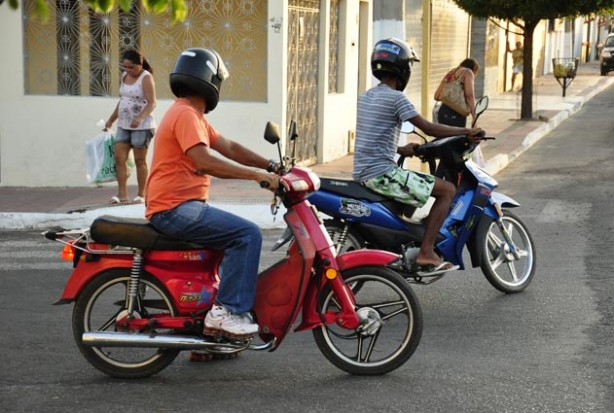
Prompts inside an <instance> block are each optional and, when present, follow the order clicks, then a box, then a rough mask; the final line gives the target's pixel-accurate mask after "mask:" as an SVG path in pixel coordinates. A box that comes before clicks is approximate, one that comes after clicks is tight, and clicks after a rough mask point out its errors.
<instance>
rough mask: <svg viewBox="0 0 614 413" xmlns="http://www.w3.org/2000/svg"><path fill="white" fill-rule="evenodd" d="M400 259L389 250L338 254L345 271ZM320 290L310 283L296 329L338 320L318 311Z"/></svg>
mask: <svg viewBox="0 0 614 413" xmlns="http://www.w3.org/2000/svg"><path fill="white" fill-rule="evenodd" d="M398 259H399V255H397V254H393V253H391V252H388V251H380V250H357V251H350V252H346V253H344V254H341V255H338V256H337V265H338V266H339V271H344V270H349V269H351V268H355V267H360V266H363V265H383V266H388V265H389V264H391V263H393V262H394V261H397V260H398ZM319 292H320V289H319V287H318V286H317V284H316V283H315V282H311V283H309V287H308V289H307V292H306V293H305V300H304V303H303V315H302V321H301V324H300V325H299V326H298V327H297V328H296V329H295V331H297V332H298V331H305V330H312V329H314V328H316V327H320V326H322V325H327V324H331V323H334V322H335V321H336V319H335V318H327V317H326V316H325V315H322V314H320V313H318V310H317V309H318V293H319Z"/></svg>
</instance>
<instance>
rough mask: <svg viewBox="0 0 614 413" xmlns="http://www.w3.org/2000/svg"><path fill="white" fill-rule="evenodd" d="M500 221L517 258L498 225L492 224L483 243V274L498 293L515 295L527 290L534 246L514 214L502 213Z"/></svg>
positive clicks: (531, 273) (523, 225)
mask: <svg viewBox="0 0 614 413" xmlns="http://www.w3.org/2000/svg"><path fill="white" fill-rule="evenodd" d="M501 220H502V221H503V226H504V228H505V229H506V232H507V234H508V235H509V237H510V238H511V240H512V242H513V245H514V248H515V249H516V251H517V255H518V258H516V257H515V255H514V253H513V251H512V249H511V248H510V246H509V244H508V242H506V240H505V236H504V234H503V232H502V231H501V229H500V228H499V226H498V225H497V223H496V222H494V221H493V222H492V223H491V224H490V227H489V228H488V230H487V233H486V237H485V239H484V241H483V246H482V248H484V258H483V259H482V265H481V267H482V272H483V273H484V276H485V277H486V279H487V280H488V282H490V284H491V285H492V286H493V287H495V288H496V289H497V290H499V291H501V292H504V293H518V292H520V291H522V290H524V289H525V288H527V286H528V285H529V284H530V283H531V280H532V279H533V275H534V274H535V244H534V243H533V238H532V237H531V234H530V233H529V230H528V228H527V226H526V225H525V224H524V222H522V220H521V219H520V218H518V217H517V216H516V215H514V214H512V213H511V212H509V211H503V217H502V218H501Z"/></svg>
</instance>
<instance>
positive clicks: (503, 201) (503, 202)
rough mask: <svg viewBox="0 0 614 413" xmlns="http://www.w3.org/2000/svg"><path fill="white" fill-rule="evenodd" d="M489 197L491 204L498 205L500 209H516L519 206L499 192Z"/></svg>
mask: <svg viewBox="0 0 614 413" xmlns="http://www.w3.org/2000/svg"><path fill="white" fill-rule="evenodd" d="M490 197H491V202H492V203H497V204H499V206H500V207H501V208H517V207H519V206H520V204H519V203H518V202H516V201H514V200H513V199H512V198H510V197H509V196H507V195H503V194H502V193H500V192H495V191H493V192H492V193H491V194H490Z"/></svg>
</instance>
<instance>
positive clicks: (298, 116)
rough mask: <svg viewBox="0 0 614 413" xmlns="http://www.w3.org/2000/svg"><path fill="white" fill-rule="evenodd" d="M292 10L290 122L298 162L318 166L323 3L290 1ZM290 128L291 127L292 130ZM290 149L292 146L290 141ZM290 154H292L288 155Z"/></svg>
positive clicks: (290, 9)
mask: <svg viewBox="0 0 614 413" xmlns="http://www.w3.org/2000/svg"><path fill="white" fill-rule="evenodd" d="M288 6H289V8H288V92H287V93H288V106H287V109H286V110H287V117H286V119H287V122H288V125H289V122H290V121H291V120H294V121H296V123H297V131H298V134H299V138H298V140H297V142H296V158H297V159H296V160H297V162H301V163H302V164H303V165H311V164H314V163H316V162H317V140H318V67H319V66H318V43H319V39H320V34H319V26H320V25H319V21H320V2H319V0H290V1H289V5H288ZM288 125H287V126H288ZM288 145H289V146H288V149H289V150H291V149H292V146H291V145H293V144H292V142H290V141H288ZM287 153H290V152H287Z"/></svg>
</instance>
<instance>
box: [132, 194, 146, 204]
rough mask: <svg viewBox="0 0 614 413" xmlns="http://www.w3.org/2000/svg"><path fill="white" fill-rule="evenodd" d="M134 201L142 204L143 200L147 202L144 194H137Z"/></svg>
mask: <svg viewBox="0 0 614 413" xmlns="http://www.w3.org/2000/svg"><path fill="white" fill-rule="evenodd" d="M132 202H133V203H135V204H142V203H143V202H145V198H143V197H142V196H138V195H137V196H135V197H134V199H133V200H132Z"/></svg>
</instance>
